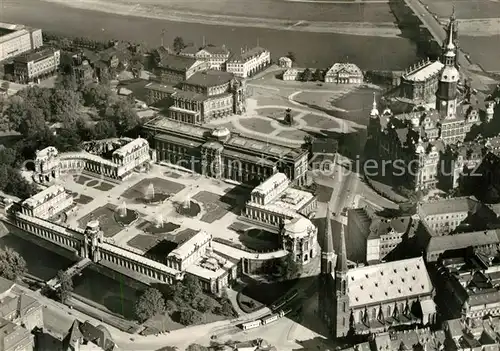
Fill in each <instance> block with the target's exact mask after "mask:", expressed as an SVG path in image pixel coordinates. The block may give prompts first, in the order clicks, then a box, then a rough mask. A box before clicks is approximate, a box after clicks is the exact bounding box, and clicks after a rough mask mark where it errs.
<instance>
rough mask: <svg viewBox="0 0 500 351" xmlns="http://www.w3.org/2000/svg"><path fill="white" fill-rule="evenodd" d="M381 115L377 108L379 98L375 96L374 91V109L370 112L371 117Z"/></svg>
mask: <svg viewBox="0 0 500 351" xmlns="http://www.w3.org/2000/svg"><path fill="white" fill-rule="evenodd" d="M378 115H379V112H378V109H377V98H376V96H375V92H374V93H373V104H372V110H371V112H370V116H371V117H376V116H378Z"/></svg>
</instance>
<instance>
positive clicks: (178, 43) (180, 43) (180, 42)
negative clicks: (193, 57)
mask: <svg viewBox="0 0 500 351" xmlns="http://www.w3.org/2000/svg"><path fill="white" fill-rule="evenodd" d="M185 47H186V44H185V43H184V39H182V37H175V39H174V51H175V52H176V53H179V52H181V51H182V49H184V48H185Z"/></svg>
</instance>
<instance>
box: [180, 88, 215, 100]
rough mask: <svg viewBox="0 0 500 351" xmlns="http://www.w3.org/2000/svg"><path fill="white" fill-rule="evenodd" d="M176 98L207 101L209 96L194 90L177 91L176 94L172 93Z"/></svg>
mask: <svg viewBox="0 0 500 351" xmlns="http://www.w3.org/2000/svg"><path fill="white" fill-rule="evenodd" d="M172 96H173V98H174V99H179V100H181V99H182V100H191V101H205V100H207V99H208V97H207V96H205V95H203V94H198V93H195V92H192V91H182V90H180V91H177V92H176V93H175V94H173V95H172Z"/></svg>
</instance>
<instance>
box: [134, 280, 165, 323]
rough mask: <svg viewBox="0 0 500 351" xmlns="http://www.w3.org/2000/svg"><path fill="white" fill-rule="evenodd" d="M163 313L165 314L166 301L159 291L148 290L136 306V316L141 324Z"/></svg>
mask: <svg viewBox="0 0 500 351" xmlns="http://www.w3.org/2000/svg"><path fill="white" fill-rule="evenodd" d="M163 312H165V300H164V299H163V295H162V294H161V292H160V291H159V290H158V289H154V288H149V289H147V290H146V291H145V292H144V294H142V295H141V296H140V297H139V299H138V300H137V302H136V304H135V315H136V316H137V318H138V319H139V321H141V322H144V321H145V320H147V319H149V318H151V317H153V316H154V315H157V314H160V313H163Z"/></svg>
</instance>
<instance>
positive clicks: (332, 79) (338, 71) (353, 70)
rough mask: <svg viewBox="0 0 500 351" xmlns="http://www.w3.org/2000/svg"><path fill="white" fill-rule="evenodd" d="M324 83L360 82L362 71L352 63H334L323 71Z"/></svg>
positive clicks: (361, 80) (361, 81)
mask: <svg viewBox="0 0 500 351" xmlns="http://www.w3.org/2000/svg"><path fill="white" fill-rule="evenodd" d="M325 83H337V84H361V83H363V71H361V69H360V68H359V67H358V66H356V65H355V64H353V63H338V62H337V63H334V64H333V66H332V67H330V69H328V71H326V73H325Z"/></svg>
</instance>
